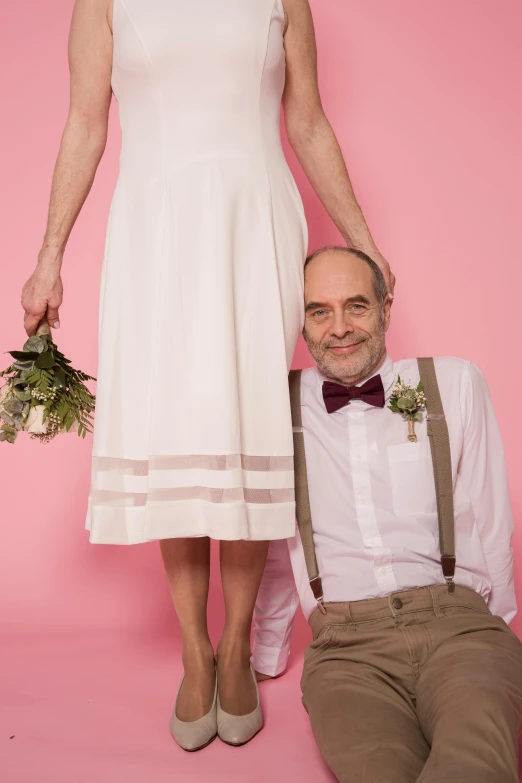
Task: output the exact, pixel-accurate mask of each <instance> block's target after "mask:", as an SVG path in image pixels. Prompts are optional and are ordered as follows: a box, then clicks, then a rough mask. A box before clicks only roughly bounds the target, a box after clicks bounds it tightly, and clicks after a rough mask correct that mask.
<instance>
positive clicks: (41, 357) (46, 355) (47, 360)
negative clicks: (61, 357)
mask: <svg viewBox="0 0 522 783" xmlns="http://www.w3.org/2000/svg"><path fill="white" fill-rule="evenodd" d="M54 365H55V360H54V353H53V352H52V350H50V349H49V350H47V351H44V352H43V353H40V354H38V358H37V359H36V361H35V363H34V366H35V367H37V368H38V369H39V370H49V369H50V368H51V367H54Z"/></svg>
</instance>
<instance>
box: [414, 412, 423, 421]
mask: <svg viewBox="0 0 522 783" xmlns="http://www.w3.org/2000/svg"><path fill="white" fill-rule="evenodd" d="M413 418H414V419H415V421H422V420H423V418H424V416H423V414H422V411H417V413H416V414H415V416H414V417H413Z"/></svg>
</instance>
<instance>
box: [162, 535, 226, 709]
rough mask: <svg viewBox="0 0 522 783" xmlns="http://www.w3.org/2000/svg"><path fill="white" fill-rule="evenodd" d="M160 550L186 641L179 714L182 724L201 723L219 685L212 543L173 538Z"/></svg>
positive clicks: (167, 540) (207, 539) (202, 540)
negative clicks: (211, 617) (212, 628)
mask: <svg viewBox="0 0 522 783" xmlns="http://www.w3.org/2000/svg"><path fill="white" fill-rule="evenodd" d="M160 547H161V554H162V557H163V562H164V564H165V571H166V572H167V577H168V580H169V586H170V592H171V594H172V600H173V601H174V607H175V609H176V613H177V615H178V619H179V623H180V625H181V635H182V640H183V666H184V669H185V679H184V682H183V687H182V688H181V692H180V694H179V699H178V706H177V710H176V714H177V717H178V718H179V719H180V720H184V721H193V720H198V719H199V718H202V717H203V715H206V714H207V712H208V711H209V710H210V708H211V706H212V701H213V698H214V683H215V664H214V650H213V647H212V643H211V641H210V638H209V635H208V628H207V600H208V587H209V580H210V539H209V538H205V537H203V538H169V539H165V540H163V541H161V542H160Z"/></svg>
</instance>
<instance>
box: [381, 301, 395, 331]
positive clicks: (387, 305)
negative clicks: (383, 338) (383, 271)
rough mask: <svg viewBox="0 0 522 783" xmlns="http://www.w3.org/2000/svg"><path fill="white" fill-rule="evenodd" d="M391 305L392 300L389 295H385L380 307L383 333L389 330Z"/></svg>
mask: <svg viewBox="0 0 522 783" xmlns="http://www.w3.org/2000/svg"><path fill="white" fill-rule="evenodd" d="M392 304H393V299H392V298H391V297H390V295H389V294H386V297H385V299H384V302H383V305H382V320H383V326H384V331H385V332H387V331H388V329H389V328H390V317H391V306H392Z"/></svg>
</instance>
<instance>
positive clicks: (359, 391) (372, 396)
mask: <svg viewBox="0 0 522 783" xmlns="http://www.w3.org/2000/svg"><path fill="white" fill-rule="evenodd" d="M323 399H324V404H325V406H326V410H327V411H328V413H335V411H338V410H339V408H343V407H344V406H345V405H347V404H348V403H349V402H350V400H363V401H364V402H367V403H368V405H374V406H375V407H376V408H384V403H385V396H384V386H383V385H382V379H381V376H380V375H374V377H373V378H370V380H369V381H366V383H363V385H362V386H341V385H340V384H339V383H331V382H330V381H325V382H324V383H323Z"/></svg>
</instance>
